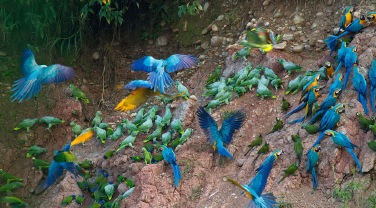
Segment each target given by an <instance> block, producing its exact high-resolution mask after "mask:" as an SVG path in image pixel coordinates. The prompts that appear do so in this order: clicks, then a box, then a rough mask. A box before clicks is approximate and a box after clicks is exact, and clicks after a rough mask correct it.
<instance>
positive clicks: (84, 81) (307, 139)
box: [0, 0, 376, 207]
mask: <svg viewBox="0 0 376 208" xmlns="http://www.w3.org/2000/svg"><path fill="white" fill-rule="evenodd" d="M345 2H346V1H339V2H337V1H331V0H328V1H325V2H324V1H320V2H314V1H304V2H303V1H294V2H292V1H282V2H280V1H278V3H277V2H273V1H268V0H265V1H253V2H252V1H245V2H241V1H226V0H223V1H215V2H214V1H213V2H211V1H210V2H209V6H208V9H207V11H206V12H202V13H200V14H199V15H197V16H195V17H186V18H185V19H183V20H186V24H188V25H189V26H196V25H197V26H196V27H198V28H200V30H198V31H199V32H198V34H196V33H191V34H187V33H189V32H190V31H189V30H188V31H184V30H183V29H182V28H183V25H184V24H185V21H183V20H182V21H180V22H179V24H178V25H173V26H172V28H168V29H166V31H168V32H166V34H163V35H162V36H164V37H166V38H167V39H168V44H167V45H163V46H160V45H158V44H157V43H154V42H153V41H152V40H150V41H149V43H139V42H138V41H137V40H138V39H137V40H135V41H134V42H133V41H132V40H129V39H127V40H120V41H119V42H120V44H118V45H116V46H113V47H112V48H111V51H112V53H106V54H105V53H104V52H103V53H100V54H101V57H100V59H99V60H92V59H91V54H92V53H93V52H96V51H100V52H102V50H101V49H100V48H94V47H87V48H85V53H83V55H82V56H81V57H80V58H79V60H78V64H77V65H78V66H77V68H76V71H77V76H76V77H75V80H74V81H73V82H74V83H75V84H76V85H78V86H80V88H81V89H82V90H83V91H84V92H85V93H86V94H87V95H88V97H89V99H90V100H91V101H92V102H91V103H90V104H88V105H86V104H83V103H80V102H76V101H74V98H72V97H70V94H69V91H68V92H67V93H65V92H64V91H66V88H67V87H68V84H61V85H56V86H51V87H48V88H47V89H43V91H42V93H46V92H47V91H48V92H50V93H51V97H50V101H51V100H52V101H54V102H52V101H51V102H47V103H43V104H41V105H39V107H35V108H32V109H33V112H28V114H27V115H28V116H35V117H38V116H39V117H41V116H44V115H52V116H56V117H60V118H63V119H64V120H65V121H66V122H65V123H64V124H62V125H59V126H58V127H56V128H55V127H54V128H52V130H51V132H48V131H46V130H45V129H44V128H43V127H37V128H36V129H33V130H32V131H31V133H29V134H26V133H17V134H16V135H15V136H16V137H17V138H18V139H19V140H22V139H23V138H27V141H26V144H27V145H26V146H28V145H30V146H31V145H32V144H34V143H35V144H37V145H40V146H45V147H47V148H48V149H49V152H48V154H46V155H45V156H44V158H42V159H45V160H51V158H52V152H53V150H55V149H60V148H61V147H62V146H63V145H64V144H65V143H67V142H69V141H70V140H71V139H73V134H72V132H71V128H70V126H69V122H70V121H75V122H78V123H79V124H81V125H83V126H84V127H88V126H89V125H90V123H89V121H90V120H91V119H92V118H93V117H94V114H95V111H96V110H101V111H102V112H103V118H104V121H106V122H109V123H111V124H113V127H115V124H117V123H119V122H120V121H121V119H122V118H132V116H133V115H132V113H134V112H126V113H123V112H116V111H114V110H113V109H114V107H115V106H116V104H117V103H118V102H119V101H120V100H121V99H122V98H123V97H124V96H125V95H126V92H124V91H122V90H117V89H116V88H111V87H109V86H107V85H106V86H105V87H103V85H105V83H104V81H103V80H104V79H102V75H104V76H106V74H104V73H102V72H103V65H104V64H105V61H103V60H104V59H105V57H106V56H111V60H113V62H114V66H116V70H115V71H114V72H115V78H114V80H115V83H113V84H114V85H115V86H117V85H118V84H125V83H127V82H128V81H130V80H133V79H145V78H146V76H147V75H146V74H145V73H140V72H131V71H130V63H131V62H132V61H133V60H135V59H137V58H140V57H142V56H144V55H152V56H154V57H158V58H166V57H168V56H169V55H171V54H173V53H181V54H195V55H196V56H197V57H199V58H200V64H199V66H198V67H196V68H194V69H185V70H182V71H179V72H177V73H175V74H174V75H173V79H174V80H179V81H182V83H183V84H184V85H185V86H186V87H188V89H189V91H190V93H191V94H193V95H195V96H196V97H197V99H189V100H187V101H185V100H178V101H174V102H173V103H171V104H169V105H170V106H171V109H172V112H173V115H174V117H179V118H182V119H183V124H184V128H188V127H190V128H193V129H194V132H193V134H192V136H191V138H190V140H189V141H188V142H186V143H185V144H184V145H182V146H181V147H179V148H178V149H177V150H176V151H175V153H176V157H177V162H178V164H179V166H180V170H181V172H182V176H183V179H182V181H181V184H180V185H179V187H177V188H174V187H173V173H172V170H171V167H170V165H168V164H165V163H164V162H159V163H157V164H151V165H145V164H144V163H134V162H133V161H132V160H131V156H133V155H141V147H142V145H143V140H144V139H145V138H146V137H147V135H140V136H139V137H138V138H137V140H136V142H135V144H134V147H135V148H126V149H125V150H122V151H120V153H118V154H115V155H114V157H112V158H111V159H109V160H104V159H103V154H104V153H105V152H107V151H108V150H111V149H116V148H117V147H118V145H119V143H120V142H121V141H122V140H123V138H125V136H127V134H126V135H125V136H124V137H122V138H120V139H119V140H118V141H114V142H112V141H111V142H108V143H106V144H105V145H102V144H101V143H100V141H99V140H97V139H93V140H92V141H90V142H88V143H86V144H85V145H84V146H83V145H77V146H75V147H72V149H71V150H72V151H73V152H74V153H75V154H76V155H77V158H78V160H79V161H83V160H84V159H90V160H92V161H93V162H94V166H95V169H96V170H100V169H102V170H106V171H107V172H108V173H109V179H110V180H112V181H115V180H116V177H117V176H118V175H123V176H125V177H129V178H132V179H133V180H134V181H135V184H136V188H135V191H134V192H133V194H132V195H131V196H130V197H129V198H127V199H125V200H123V207H245V206H246V205H247V203H248V202H249V199H248V198H246V197H245V196H242V195H241V190H239V189H237V188H236V187H234V186H232V185H231V184H229V183H227V182H224V181H223V180H222V179H223V177H225V176H226V177H230V178H233V179H236V180H237V181H239V182H241V183H249V181H250V180H251V178H252V177H253V176H254V175H255V174H256V172H255V169H256V168H257V167H258V166H259V165H260V164H261V163H262V162H263V160H264V159H265V158H266V157H267V155H268V154H266V155H262V156H260V157H259V158H258V160H257V161H256V162H255V164H253V163H252V161H253V160H254V159H255V157H256V155H257V154H256V153H257V150H258V148H256V149H254V150H253V151H251V153H250V154H248V155H247V156H244V153H245V152H246V151H247V145H248V144H250V142H251V141H252V140H253V139H254V138H255V137H257V136H258V134H259V133H262V134H263V136H264V140H265V141H268V143H269V144H270V150H275V149H282V150H283V151H284V154H283V155H282V156H280V157H279V158H278V160H277V161H276V163H275V165H274V168H273V169H272V171H271V174H270V176H269V179H268V183H267V186H266V189H265V192H273V194H274V195H275V196H277V198H278V201H279V202H282V203H283V205H285V206H286V207H289V206H292V207H339V206H340V205H341V203H342V202H340V201H338V200H337V199H335V198H333V194H332V193H333V191H334V189H335V187H341V185H342V187H344V186H345V185H346V184H347V183H349V182H351V181H359V182H362V183H364V184H365V185H364V186H363V190H365V195H369V194H370V193H371V192H372V190H373V187H375V183H374V181H373V180H372V179H373V178H374V177H375V171H374V165H375V158H376V155H375V153H374V152H373V151H372V150H371V149H369V148H368V146H367V142H368V141H371V140H374V136H373V134H372V133H371V132H364V131H363V130H361V129H360V126H359V123H358V121H357V117H356V115H355V114H356V112H358V111H360V112H362V107H361V105H360V104H359V102H358V101H357V100H356V98H357V94H356V92H355V91H354V89H353V87H352V84H351V79H350V80H349V83H348V86H347V89H346V91H345V92H344V93H342V94H341V97H340V99H339V101H340V102H342V103H345V104H346V112H345V113H343V114H342V115H341V120H340V125H339V127H338V128H337V130H338V131H342V132H343V133H345V134H346V135H347V136H348V137H349V138H350V140H351V141H352V142H353V143H354V144H356V145H358V146H359V148H357V149H356V150H355V152H356V154H357V156H358V158H359V160H360V162H361V164H362V167H363V171H364V173H363V174H359V172H358V171H357V169H356V167H355V164H354V163H353V160H352V158H351V157H350V155H349V154H348V153H347V152H346V150H345V149H340V148H338V147H337V146H336V145H335V144H334V143H333V142H332V140H331V139H330V138H329V137H326V139H325V140H323V142H322V144H321V146H322V151H321V154H320V161H319V165H318V168H317V173H318V181H319V186H318V189H317V191H315V192H314V193H312V183H311V176H310V175H309V174H306V169H305V167H306V161H307V158H306V156H305V155H303V159H302V164H301V165H300V167H299V170H298V171H297V172H296V174H295V175H293V176H290V177H288V178H286V179H285V180H284V181H283V182H281V183H280V184H277V181H278V180H279V179H280V178H281V177H282V175H283V171H284V170H285V169H286V168H287V167H288V166H289V165H290V164H291V163H293V162H295V161H296V157H295V154H294V150H293V142H292V141H291V135H292V134H296V133H297V132H299V133H300V136H301V138H302V143H303V148H304V152H306V151H307V150H308V148H309V147H310V146H311V145H312V144H313V142H314V141H315V140H316V138H317V136H318V134H314V135H309V134H307V133H306V132H305V131H304V129H301V128H300V125H298V124H296V125H285V126H284V128H283V129H282V130H281V131H278V132H275V133H272V134H269V135H266V133H267V132H269V131H270V129H271V128H272V126H273V125H274V123H275V117H282V116H283V112H282V111H281V107H280V106H281V99H282V97H283V96H284V97H285V98H286V99H287V100H288V101H289V102H290V103H291V104H292V107H294V106H296V105H297V104H298V100H299V98H300V94H299V93H297V94H296V95H287V96H286V95H284V93H285V89H286V87H287V83H288V82H289V81H290V80H291V79H293V78H295V77H296V76H297V73H295V74H292V75H290V76H288V75H287V72H286V71H284V70H283V68H282V67H281V65H280V64H279V63H278V62H277V61H276V60H277V59H278V58H281V57H282V58H285V59H287V60H289V61H292V62H294V63H296V64H298V65H300V66H302V67H303V68H304V69H306V70H308V69H318V68H319V67H321V66H322V65H323V63H324V62H325V61H326V59H327V57H328V55H329V53H328V51H327V49H326V48H325V45H324V43H323V40H324V39H325V38H327V37H328V36H329V34H332V33H333V28H335V27H338V25H339V19H340V16H341V14H342V12H343V9H344V8H345V7H346V6H347V3H345ZM204 3H205V2H204ZM352 3H354V5H355V8H356V10H358V11H359V10H360V11H361V12H367V11H371V10H374V9H375V5H374V4H373V3H369V4H368V2H363V1H360V2H359V1H356V2H352ZM213 13H215V14H216V15H215V17H213ZM192 18H193V19H192ZM195 18H196V19H195ZM200 20H202V21H200ZM204 20H205V21H204ZM208 20H210V21H208ZM213 25H215V26H213ZM255 25H264V26H266V27H268V28H271V29H272V30H273V31H274V32H275V33H279V34H280V33H283V34H285V36H284V39H283V41H284V42H285V43H286V46H285V47H284V48H282V49H281V50H273V51H271V52H269V53H266V54H262V53H261V52H260V51H258V50H256V49H254V50H252V51H251V54H250V56H249V57H248V58H247V60H246V61H242V60H240V59H239V60H237V61H236V62H233V61H232V58H231V57H232V54H233V53H234V52H235V51H237V50H239V48H240V47H239V45H237V41H238V40H239V38H242V37H243V36H244V30H245V29H246V27H253V26H255ZM176 28H177V29H179V30H174V29H176ZM188 28H189V27H188ZM375 29H376V26H375V25H370V26H369V27H367V28H366V29H364V30H363V32H362V33H360V34H357V35H355V37H354V40H353V41H352V42H351V44H350V46H352V45H354V46H356V47H357V55H358V66H359V68H360V69H361V71H362V72H364V73H365V74H367V71H368V69H369V67H370V63H371V61H372V60H373V59H374V58H375V51H376V41H375V37H376V35H375ZM173 31H174V32H173ZM176 31H177V32H176ZM201 31H202V32H201ZM183 37H184V38H187V39H184V41H188V42H190V44H187V46H184V47H182V38H183ZM127 38H128V37H127ZM133 38H138V37H133ZM184 43H185V42H184ZM323 48H324V49H323ZM332 57H333V56H332ZM247 62H251V63H252V66H257V65H264V66H267V67H270V68H272V69H273V70H274V71H275V72H276V73H277V75H278V76H279V77H281V78H282V80H283V83H284V84H283V86H284V89H279V90H277V91H275V90H273V93H274V94H275V95H276V98H275V99H261V98H259V97H257V96H256V92H255V90H254V91H251V92H247V93H245V94H244V95H242V96H240V97H236V98H235V99H233V100H232V101H231V102H230V103H229V104H228V105H224V106H220V107H219V108H217V109H214V110H213V112H212V116H213V118H214V119H215V120H216V121H217V122H219V123H221V122H222V121H223V118H222V117H221V113H222V112H224V111H231V110H238V109H243V110H244V111H245V112H246V114H247V119H246V121H245V123H244V125H243V127H242V128H241V129H239V130H238V131H237V132H236V133H235V135H234V139H233V141H232V142H231V144H229V145H228V146H227V147H226V148H227V149H228V150H229V151H230V152H231V154H233V155H234V158H235V160H230V159H228V158H223V157H221V156H219V155H218V153H217V152H215V151H213V148H212V147H211V146H210V145H209V143H208V142H207V135H205V134H204V132H203V131H202V130H201V129H200V127H199V125H198V123H197V118H196V116H195V111H196V108H197V107H198V106H201V105H205V104H207V103H208V102H209V100H210V98H208V97H203V96H202V94H203V90H204V87H205V83H206V80H207V78H208V77H209V75H210V73H211V72H212V71H213V69H214V68H215V67H216V66H217V65H222V68H223V71H224V74H226V75H227V76H232V75H233V74H234V73H236V72H237V71H238V70H240V68H242V67H243V66H245V65H246V63H247ZM89 71H90V72H89ZM366 79H368V77H367V76H366ZM330 83H331V81H329V82H327V81H321V82H320V85H321V86H325V87H326V88H328V87H329V86H330ZM323 92H325V89H324V91H323ZM325 97H326V94H325V93H324V94H323V95H322V96H321V97H320V99H319V101H320V102H321V101H322V100H323V99H325ZM41 99H43V98H39V99H38V100H37V101H40V102H42V100H41ZM29 102H32V101H29ZM150 104H157V105H161V103H160V102H159V101H158V100H149V101H148V103H147V105H150ZM30 105H31V106H35V105H32V104H30ZM26 108H27V106H26V107H25V109H26ZM161 109H162V110H160V112H163V109H164V108H163V106H162V105H161ZM162 114H163V113H162ZM301 114H302V112H300V113H298V115H294V116H293V117H292V118H298V116H299V117H300V116H301ZM18 120H22V119H18ZM18 120H17V121H18ZM15 122H16V121H15ZM2 146H4V147H2V149H3V150H4V152H7V153H6V154H5V155H9V158H11V157H12V156H11V155H15V154H16V155H22V156H23V155H24V153H25V152H26V151H27V148H23V149H17V148H12V150H11V151H8V150H7V151H5V150H6V149H7V147H6V145H3V144H2ZM23 160H24V159H23V158H21V157H16V158H15V159H14V160H11V161H8V162H7V161H5V162H3V161H2V163H0V164H1V165H2V167H3V168H4V169H9V168H10V167H11V166H13V164H14V163H20V164H22V165H17V164H15V165H14V166H13V167H14V170H13V171H12V172H13V173H15V174H17V173H20V175H19V176H21V177H23V178H28V180H27V183H26V184H25V191H23V193H21V195H25V196H26V197H30V198H31V204H32V205H33V206H34V207H57V206H59V205H60V203H61V200H62V198H63V196H67V195H71V194H76V195H78V194H80V193H81V191H80V189H79V188H78V187H77V185H76V184H75V180H76V179H74V177H73V176H72V175H70V174H65V176H64V178H63V180H61V181H60V182H59V183H58V184H57V185H53V186H52V187H51V188H49V189H48V190H46V191H45V192H44V193H42V194H41V195H39V196H31V195H30V194H29V193H28V192H29V191H32V190H33V189H34V188H35V186H36V185H37V184H38V182H39V180H40V179H41V177H42V176H41V173H40V172H39V171H36V170H35V169H34V168H32V164H31V162H30V161H28V162H22V161H23ZM3 163H4V164H3ZM79 180H80V179H79ZM118 190H119V192H120V190H126V188H120V187H119V188H118ZM73 192H74V193H73ZM87 198H88V199H87V200H85V203H84V205H83V206H84V207H87V206H89V205H90V204H91V202H92V200H91V199H90V196H87ZM353 203H356V202H353ZM351 205H352V204H351ZM71 206H72V207H76V206H78V205H73V204H72V205H71Z"/></svg>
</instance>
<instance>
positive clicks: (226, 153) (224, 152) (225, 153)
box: [217, 146, 234, 160]
mask: <svg viewBox="0 0 376 208" xmlns="http://www.w3.org/2000/svg"><path fill="white" fill-rule="evenodd" d="M217 149H218V153H219V154H220V155H223V156H226V157H229V158H230V159H232V160H233V159H234V157H233V156H232V155H231V153H230V152H229V151H228V150H227V149H226V148H225V147H223V146H222V147H217Z"/></svg>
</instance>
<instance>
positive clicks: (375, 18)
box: [367, 12, 376, 23]
mask: <svg viewBox="0 0 376 208" xmlns="http://www.w3.org/2000/svg"><path fill="white" fill-rule="evenodd" d="M367 19H368V21H372V22H373V23H376V12H368V14H367Z"/></svg>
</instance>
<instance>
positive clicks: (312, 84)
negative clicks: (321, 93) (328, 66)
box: [300, 74, 320, 102]
mask: <svg viewBox="0 0 376 208" xmlns="http://www.w3.org/2000/svg"><path fill="white" fill-rule="evenodd" d="M319 80H320V74H317V75H315V76H312V78H311V80H310V81H309V82H308V83H307V84H306V85H304V87H303V90H302V94H301V96H300V102H302V100H303V99H304V97H305V95H306V94H307V93H309V92H310V90H311V89H312V87H315V86H318V84H319Z"/></svg>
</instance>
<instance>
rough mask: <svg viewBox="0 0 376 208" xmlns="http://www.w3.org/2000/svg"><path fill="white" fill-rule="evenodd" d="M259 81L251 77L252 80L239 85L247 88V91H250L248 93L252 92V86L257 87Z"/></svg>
mask: <svg viewBox="0 0 376 208" xmlns="http://www.w3.org/2000/svg"><path fill="white" fill-rule="evenodd" d="M259 81H260V79H259V78H257V77H253V78H252V79H250V80H246V81H244V82H243V83H240V86H243V84H244V85H245V86H247V87H248V89H249V90H250V91H253V89H252V88H253V86H254V85H257V84H258V83H259Z"/></svg>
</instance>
